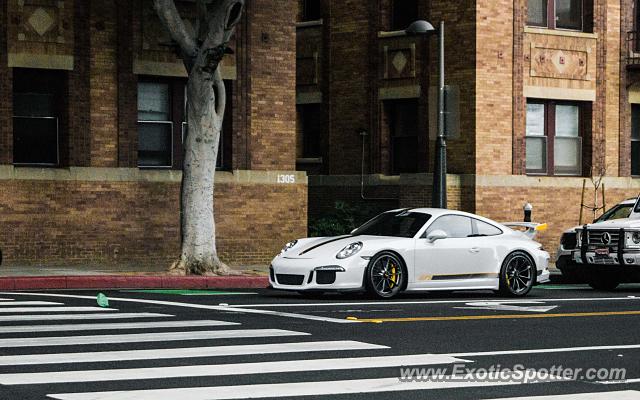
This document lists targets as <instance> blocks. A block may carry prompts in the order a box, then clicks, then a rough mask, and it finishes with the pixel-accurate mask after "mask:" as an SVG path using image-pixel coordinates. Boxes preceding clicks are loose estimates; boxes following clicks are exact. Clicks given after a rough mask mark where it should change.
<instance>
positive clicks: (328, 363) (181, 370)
mask: <svg viewBox="0 0 640 400" xmlns="http://www.w3.org/2000/svg"><path fill="white" fill-rule="evenodd" d="M466 362H472V361H468V360H462V359H459V358H454V357H446V356H438V355H433V354H411V355H402V356H386V357H359V358H325V359H318V360H293V361H269V362H259V363H240V364H211V365H188V366H181V367H158V368H128V369H108V370H104V369H98V370H78V371H57V372H35V373H18V374H0V384H2V385H26V384H50V383H72V382H75V383H78V382H107V381H128V380H141V379H164V378H184V377H189V378H191V377H196V376H230V375H249V374H273V373H286V372H301V371H335V370H354V369H368V368H390V367H398V368H399V367H401V366H409V365H411V366H415V365H434V364H453V363H466ZM247 393H251V392H247Z"/></svg>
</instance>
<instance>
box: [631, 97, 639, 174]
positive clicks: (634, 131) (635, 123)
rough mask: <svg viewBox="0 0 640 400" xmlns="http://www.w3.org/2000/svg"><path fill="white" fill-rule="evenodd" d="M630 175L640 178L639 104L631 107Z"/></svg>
mask: <svg viewBox="0 0 640 400" xmlns="http://www.w3.org/2000/svg"><path fill="white" fill-rule="evenodd" d="M631 175H633V176H640V104H632V105H631Z"/></svg>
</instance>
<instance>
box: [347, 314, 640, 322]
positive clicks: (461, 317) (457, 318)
mask: <svg viewBox="0 0 640 400" xmlns="http://www.w3.org/2000/svg"><path fill="white" fill-rule="evenodd" d="M619 315H640V311H604V312H584V313H563V314H505V315H458V316H452V317H410V318H381V319H380V318H378V319H372V318H362V319H359V318H355V317H349V318H347V319H351V320H357V321H358V322H369V323H374V324H380V323H382V322H418V321H468V320H482V319H526V318H563V317H611V316H619Z"/></svg>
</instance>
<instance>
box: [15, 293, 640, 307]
mask: <svg viewBox="0 0 640 400" xmlns="http://www.w3.org/2000/svg"><path fill="white" fill-rule="evenodd" d="M3 294H4V293H3ZM6 294H8V295H13V293H6ZM619 300H625V301H630V300H636V301H637V300H640V297H630V296H626V297H589V298H587V297H585V298H581V297H578V298H572V299H540V300H537V301H540V302H543V303H555V302H559V301H560V302H581V301H594V302H597V301H619ZM470 301H482V302H494V303H499V302H504V300H497V299H495V298H493V299H474V300H469V299H467V300H414V301H375V300H374V301H365V302H357V301H354V302H324V303H270V304H264V303H262V304H230V305H229V307H230V308H234V307H240V308H244V307H246V308H285V307H287V308H288V307H332V306H370V305H421V304H464V303H468V302H470ZM529 302H530V300H513V301H509V303H511V304H519V303H529Z"/></svg>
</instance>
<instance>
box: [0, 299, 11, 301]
mask: <svg viewBox="0 0 640 400" xmlns="http://www.w3.org/2000/svg"><path fill="white" fill-rule="evenodd" d="M0 301H13V299H0Z"/></svg>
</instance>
